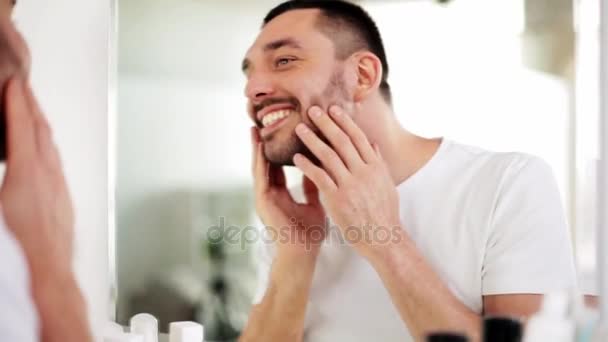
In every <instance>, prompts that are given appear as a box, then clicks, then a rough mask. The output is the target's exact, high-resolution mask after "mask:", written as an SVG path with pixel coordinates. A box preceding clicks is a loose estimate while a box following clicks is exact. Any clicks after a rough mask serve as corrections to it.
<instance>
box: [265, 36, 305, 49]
mask: <svg viewBox="0 0 608 342" xmlns="http://www.w3.org/2000/svg"><path fill="white" fill-rule="evenodd" d="M284 46H289V47H292V48H295V49H301V48H302V47H301V46H300V44H299V43H298V42H297V41H296V40H295V39H293V38H282V39H277V40H275V41H272V42H270V43H267V44H266V45H264V52H267V51H271V50H278V49H280V48H282V47H284Z"/></svg>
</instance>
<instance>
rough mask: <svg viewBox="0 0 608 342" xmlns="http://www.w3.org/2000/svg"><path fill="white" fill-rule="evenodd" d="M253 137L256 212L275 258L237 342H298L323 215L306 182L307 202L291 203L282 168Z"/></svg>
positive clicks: (256, 136)
mask: <svg viewBox="0 0 608 342" xmlns="http://www.w3.org/2000/svg"><path fill="white" fill-rule="evenodd" d="M251 133H252V134H251V135H252V136H251V139H252V144H253V158H252V159H253V177H254V181H255V204H256V211H257V213H258V215H259V216H260V218H261V219H262V222H263V223H264V224H265V225H266V229H267V230H268V232H269V233H270V234H272V235H273V237H274V238H275V240H276V243H275V246H276V247H277V253H276V256H275V258H274V260H273V263H272V267H271V270H270V275H269V279H268V286H267V288H266V292H265V294H264V298H263V299H262V301H261V302H260V303H259V304H257V305H255V306H254V307H253V309H252V310H251V313H250V315H249V320H248V322H247V326H246V327H245V329H244V330H243V334H242V336H241V337H240V339H239V341H241V342H243V341H302V338H303V336H304V317H305V314H306V307H307V304H308V300H309V293H310V288H311V286H312V278H313V275H314V270H315V265H316V261H317V256H318V254H319V250H320V247H321V242H322V241H323V239H325V235H326V233H327V232H326V227H325V212H324V210H323V207H322V206H321V203H320V201H319V192H318V190H317V188H316V186H315V185H314V183H313V182H312V181H310V179H308V178H306V177H305V178H304V184H303V187H304V194H305V196H306V201H307V203H306V204H300V203H296V202H295V201H294V200H293V198H292V197H291V195H290V194H289V191H288V190H287V186H286V182H285V175H284V174H283V170H282V168H281V167H279V166H274V165H271V164H270V163H269V162H268V161H267V160H266V158H265V156H264V151H263V144H262V143H261V142H260V138H259V134H258V131H257V129H256V128H255V127H254V128H252V130H251ZM276 322H280V324H276Z"/></svg>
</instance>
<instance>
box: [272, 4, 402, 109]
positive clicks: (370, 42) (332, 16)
mask: <svg viewBox="0 0 608 342" xmlns="http://www.w3.org/2000/svg"><path fill="white" fill-rule="evenodd" d="M298 9H318V10H320V11H321V15H320V16H319V18H318V20H317V26H318V28H319V29H320V31H321V32H323V33H324V34H325V35H326V36H327V37H328V38H329V39H331V40H332V41H333V43H334V45H335V47H336V58H338V59H341V60H344V59H346V58H348V57H349V56H351V55H352V54H353V53H355V52H357V51H361V50H367V51H369V52H371V53H373V54H374V55H376V56H377V57H378V59H380V62H381V63H382V70H383V73H382V80H381V82H380V93H381V94H382V97H383V98H384V100H385V101H386V102H387V103H389V104H391V103H392V96H391V88H390V86H389V84H388V61H387V59H386V53H385V51H384V44H383V43H382V37H381V36H380V31H379V30H378V27H377V26H376V23H375V22H374V20H373V19H372V18H371V17H370V15H369V14H368V13H367V12H366V11H365V10H364V9H363V8H361V7H360V6H358V5H356V4H353V3H350V2H347V1H342V0H290V1H286V2H284V3H282V4H280V5H278V6H276V7H275V8H273V9H272V10H270V12H268V14H267V15H266V17H265V18H264V24H263V26H265V25H266V24H268V23H269V22H270V21H271V20H272V19H274V18H276V17H278V16H279V15H281V14H283V13H286V12H289V11H293V10H298ZM345 33H346V35H345Z"/></svg>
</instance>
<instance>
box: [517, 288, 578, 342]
mask: <svg viewBox="0 0 608 342" xmlns="http://www.w3.org/2000/svg"><path fill="white" fill-rule="evenodd" d="M568 305H569V297H568V293H567V292H556V293H550V294H547V295H545V296H544V299H543V304H542V307H541V310H540V311H539V312H538V313H536V315H534V316H532V318H530V320H528V323H527V324H526V331H525V333H524V340H523V341H524V342H549V341H550V342H572V341H574V332H575V325H574V322H573V321H572V320H571V319H570V318H569V317H568Z"/></svg>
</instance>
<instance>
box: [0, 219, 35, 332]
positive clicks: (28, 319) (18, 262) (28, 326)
mask: <svg viewBox="0 0 608 342" xmlns="http://www.w3.org/2000/svg"><path fill="white" fill-rule="evenodd" d="M0 258H1V260H2V263H1V264H0V340H2V341H15V342H37V341H38V340H39V337H38V316H37V313H36V308H35V306H34V303H33V300H32V297H31V294H30V293H31V292H30V279H29V273H28V267H27V263H26V260H25V257H24V255H23V251H22V250H21V246H19V244H18V243H17V241H16V240H15V238H14V237H13V236H12V234H11V233H10V232H9V231H8V230H7V229H6V224H5V223H4V220H3V219H2V216H1V215H0Z"/></svg>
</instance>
